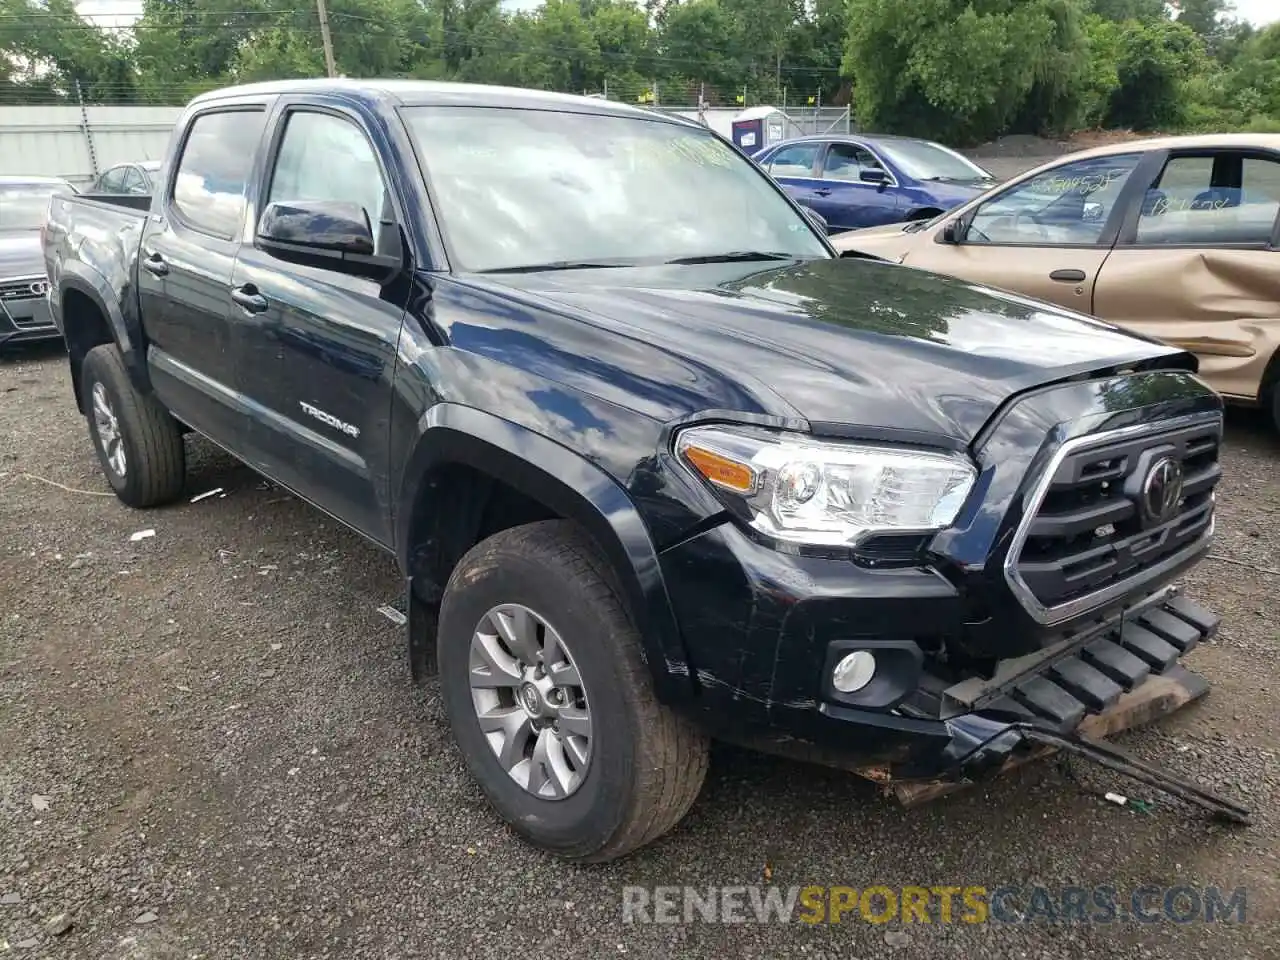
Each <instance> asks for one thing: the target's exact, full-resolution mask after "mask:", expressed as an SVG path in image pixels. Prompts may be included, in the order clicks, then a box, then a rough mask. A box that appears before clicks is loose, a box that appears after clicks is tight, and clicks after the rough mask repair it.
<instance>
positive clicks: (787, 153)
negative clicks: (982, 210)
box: [752, 134, 996, 233]
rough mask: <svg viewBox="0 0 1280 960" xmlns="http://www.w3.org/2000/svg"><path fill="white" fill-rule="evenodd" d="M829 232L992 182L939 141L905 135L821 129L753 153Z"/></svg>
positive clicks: (895, 216) (922, 214) (927, 207)
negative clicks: (819, 217) (838, 132)
mask: <svg viewBox="0 0 1280 960" xmlns="http://www.w3.org/2000/svg"><path fill="white" fill-rule="evenodd" d="M752 159H753V160H755V161H756V163H758V164H760V166H762V167H764V169H765V170H767V171H769V174H770V175H771V176H772V177H773V178H774V179H775V180H777V181H778V182H779V183H780V184H782V186H783V188H784V189H785V190H786V191H787V193H789V194H791V196H792V197H794V198H795V200H796V201H797V202H798V203H800V204H801V205H802V206H805V207H810V208H812V209H813V210H815V211H817V212H818V213H820V214H821V215H822V217H823V218H824V219H825V220H826V221H827V228H828V230H829V231H830V232H831V233H840V232H842V231H844V230H857V229H859V228H862V227H877V226H881V225H882V224H886V223H899V222H901V221H904V220H922V219H925V220H927V219H930V218H932V217H936V216H937V215H938V214H940V213H942V212H944V211H946V210H949V209H951V208H952V207H955V206H958V205H959V204H961V203H964V202H965V201H966V200H971V199H972V198H974V197H976V196H977V195H978V194H979V193H981V192H982V191H984V190H986V189H988V188H989V187H991V186H992V185H994V184H995V182H996V179H995V177H993V176H992V175H991V173H990V172H988V171H986V170H984V169H983V168H982V167H980V166H978V165H977V164H975V163H973V162H971V161H970V160H967V159H965V158H964V157H963V156H961V155H960V154H958V153H956V152H955V151H954V150H951V149H949V148H947V147H944V146H942V145H941V144H939V143H933V142H931V141H929V140H913V139H910V138H908V137H894V136H887V135H886V136H881V135H865V136H864V135H861V134H854V135H846V134H823V135H819V136H812V137H798V138H796V139H793V140H783V141H782V142H780V143H775V144H773V145H772V146H769V147H766V148H765V149H763V150H761V151H759V152H757V153H755V154H753V155H752Z"/></svg>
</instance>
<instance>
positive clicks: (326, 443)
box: [231, 101, 406, 544]
mask: <svg viewBox="0 0 1280 960" xmlns="http://www.w3.org/2000/svg"><path fill="white" fill-rule="evenodd" d="M285 109H286V112H285V114H284V115H283V117H282V132H281V133H280V134H279V135H278V136H277V137H276V138H275V143H276V146H275V149H274V153H273V156H271V157H268V158H267V160H266V165H265V166H264V171H265V174H266V175H265V176H264V177H263V178H262V180H261V182H262V183H264V184H266V186H265V188H264V189H263V190H262V191H261V192H260V195H259V197H258V204H257V210H258V212H259V215H260V214H261V212H262V211H263V210H265V209H266V207H267V205H268V204H270V203H272V202H277V201H279V202H289V201H306V200H341V201H348V202H355V203H359V204H360V205H361V206H362V207H363V208H364V209H365V211H366V213H367V215H368V217H369V221H370V224H371V225H372V226H373V227H374V233H375V236H376V235H377V234H378V232H379V231H378V229H377V228H378V223H379V221H380V220H390V221H391V222H393V223H394V222H402V221H401V220H400V218H399V217H398V215H397V212H396V211H397V203H396V200H395V197H394V195H393V194H392V193H391V192H389V189H388V182H387V179H386V178H385V176H384V172H383V171H382V169H381V167H380V165H379V163H378V159H377V153H376V151H375V150H374V148H373V145H372V143H371V142H370V139H369V131H368V128H367V127H366V126H365V125H364V124H363V123H362V122H361V120H360V118H359V117H358V116H355V115H353V114H350V113H347V112H345V111H344V110H342V109H339V108H337V107H336V106H327V105H325V104H324V103H323V102H322V101H314V102H312V101H296V102H293V103H291V104H289V105H288V106H287V107H286V108H285ZM231 287H232V288H233V291H234V293H235V295H236V299H237V306H236V307H235V308H234V309H235V311H236V324H237V325H238V327H239V328H240V332H241V339H242V343H243V344H244V356H245V367H246V376H245V383H246V392H247V393H248V400H249V402H250V403H251V405H252V407H253V416H252V421H251V424H250V451H249V454H250V460H251V462H252V463H253V465H254V466H255V467H257V468H258V469H260V470H261V471H262V472H264V473H266V474H268V475H269V476H271V477H274V478H276V479H278V480H279V481H280V482H281V483H283V484H285V485H286V486H288V487H289V488H290V489H292V490H294V491H296V492H297V493H298V494H300V495H301V496H303V497H306V498H307V499H308V500H310V501H311V502H312V503H314V504H316V505H317V506H318V507H320V508H321V509H323V510H326V511H328V512H329V513H331V514H334V515H336V516H340V517H342V518H343V519H344V520H346V521H347V522H349V523H350V524H351V525H352V526H353V527H355V528H356V529H358V530H359V531H360V532H361V533H364V534H365V535H366V536H368V537H370V538H372V539H374V540H376V541H378V542H379V543H383V544H388V543H390V539H391V534H390V519H389V510H388V508H387V473H388V462H387V444H388V430H389V425H388V418H389V415H390V410H391V388H392V379H393V375H394V372H395V362H396V343H397V341H398V339H399V336H400V324H401V319H402V317H403V315H404V307H405V299H406V293H405V291H406V287H405V285H404V284H403V283H399V284H395V285H393V286H391V287H387V286H384V285H383V284H381V283H378V282H376V281H373V280H368V279H365V278H363V277H355V276H351V275H349V274H345V273H338V272H336V271H333V270H329V269H322V268H319V267H313V266H307V265H300V264H296V263H286V262H283V261H281V260H279V259H276V258H275V257H273V256H271V255H270V254H268V253H266V252H264V251H263V250H260V249H258V247H257V246H255V245H254V244H251V243H246V244H245V245H244V247H242V248H241V250H240V254H239V257H238V258H237V260H236V264H235V271H234V276H233V277H232V279H231Z"/></svg>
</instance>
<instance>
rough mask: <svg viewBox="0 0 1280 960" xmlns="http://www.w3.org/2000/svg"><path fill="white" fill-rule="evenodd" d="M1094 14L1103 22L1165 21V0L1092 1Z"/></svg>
mask: <svg viewBox="0 0 1280 960" xmlns="http://www.w3.org/2000/svg"><path fill="white" fill-rule="evenodd" d="M1092 8H1093V9H1092V12H1093V13H1095V14H1097V15H1098V16H1099V17H1101V18H1102V19H1103V20H1112V21H1115V22H1117V23H1119V22H1121V21H1124V20H1163V19H1165V17H1166V13H1165V6H1164V0H1092Z"/></svg>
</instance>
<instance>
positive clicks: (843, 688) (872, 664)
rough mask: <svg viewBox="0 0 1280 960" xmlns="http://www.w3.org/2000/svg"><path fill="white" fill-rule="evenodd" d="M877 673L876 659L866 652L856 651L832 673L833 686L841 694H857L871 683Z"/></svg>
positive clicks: (837, 665) (843, 660)
mask: <svg viewBox="0 0 1280 960" xmlns="http://www.w3.org/2000/svg"><path fill="white" fill-rule="evenodd" d="M875 673H876V658H875V657H874V656H873V655H871V654H870V653H867V651H865V650H855V651H854V652H853V653H851V654H849V655H848V656H847V657H845V658H844V659H842V660H841V661H840V662H839V663H837V664H836V668H835V670H833V671H831V685H832V686H833V687H835V688H836V689H837V690H839V691H840V692H841V693H856V692H857V691H859V690H861V689H862V688H863V687H865V686H866V685H867V684H868V683H870V682H871V678H872V677H874V676H875Z"/></svg>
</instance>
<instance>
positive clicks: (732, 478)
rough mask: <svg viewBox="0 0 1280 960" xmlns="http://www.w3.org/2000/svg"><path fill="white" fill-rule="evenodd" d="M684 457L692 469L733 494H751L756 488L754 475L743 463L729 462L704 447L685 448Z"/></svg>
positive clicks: (724, 457) (721, 455) (727, 459)
mask: <svg viewBox="0 0 1280 960" xmlns="http://www.w3.org/2000/svg"><path fill="white" fill-rule="evenodd" d="M684 456H685V459H686V460H688V461H689V462H690V463H691V464H693V467H694V469H696V470H697V471H698V472H699V473H700V474H702V475H703V476H704V477H706V478H707V479H708V480H710V481H711V482H712V483H714V484H715V485H716V486H718V487H724V488H725V489H726V490H732V491H733V492H734V493H751V492H753V491H754V490H755V488H756V473H755V471H754V470H752V469H751V468H750V467H749V466H747V465H746V464H745V463H739V462H738V461H737V460H730V459H729V458H728V457H726V456H724V455H723V454H719V453H714V452H712V451H711V450H708V449H706V448H705V447H695V446H689V447H686V448H685V450H684Z"/></svg>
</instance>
